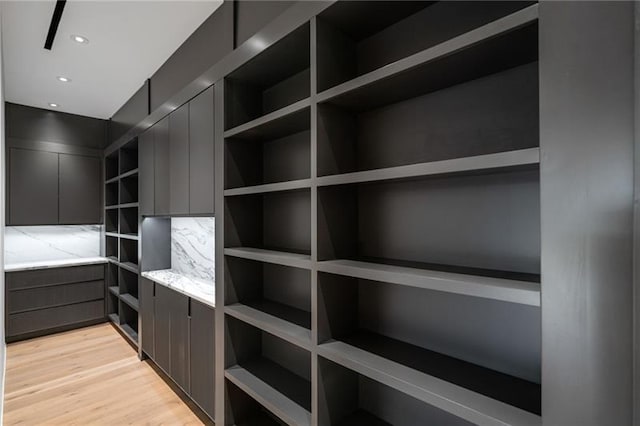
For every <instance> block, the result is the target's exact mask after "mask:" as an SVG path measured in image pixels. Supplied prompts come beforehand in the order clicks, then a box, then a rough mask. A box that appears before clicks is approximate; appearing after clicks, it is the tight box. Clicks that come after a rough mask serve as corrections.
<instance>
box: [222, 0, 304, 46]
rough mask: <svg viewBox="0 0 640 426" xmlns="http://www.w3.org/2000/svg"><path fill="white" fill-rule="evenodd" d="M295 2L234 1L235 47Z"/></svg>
mask: <svg viewBox="0 0 640 426" xmlns="http://www.w3.org/2000/svg"><path fill="white" fill-rule="evenodd" d="M293 3H295V1H289V0H287V1H284V0H283V1H255V0H239V1H234V2H233V4H234V7H235V12H234V15H235V26H234V39H235V45H234V47H237V46H239V45H241V44H242V43H244V42H245V41H247V40H248V39H249V38H251V36H253V35H254V34H255V33H257V32H258V31H260V30H261V29H262V28H263V27H264V26H265V25H267V24H268V23H269V22H271V21H272V20H273V19H275V18H276V17H277V16H278V15H280V14H281V13H282V12H284V11H285V9H287V8H288V7H290V6H291V5H292V4H293Z"/></svg>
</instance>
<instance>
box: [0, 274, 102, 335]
mask: <svg viewBox="0 0 640 426" xmlns="http://www.w3.org/2000/svg"><path fill="white" fill-rule="evenodd" d="M104 268H105V267H104V265H102V264H101V265H87V266H73V267H63V268H52V269H39V270H29V271H16V272H7V273H6V274H5V277H6V286H5V311H6V316H5V318H6V323H5V331H6V336H7V337H6V340H7V342H13V341H16V340H22V339H27V338H31V337H35V336H40V335H45V334H50V333H54V332H57V331H62V330H67V329H72V328H76V327H82V326H85V325H89V324H94V323H98V322H102V321H104V320H105V300H104V299H105V292H106V287H105V270H104Z"/></svg>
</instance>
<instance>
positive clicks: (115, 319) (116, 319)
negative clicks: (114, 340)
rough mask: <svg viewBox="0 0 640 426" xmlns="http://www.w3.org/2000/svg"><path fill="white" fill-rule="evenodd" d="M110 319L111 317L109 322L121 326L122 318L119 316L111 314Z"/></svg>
mask: <svg viewBox="0 0 640 426" xmlns="http://www.w3.org/2000/svg"><path fill="white" fill-rule="evenodd" d="M108 317H109V321H111V322H112V323H114V324H116V325H120V317H119V316H118V314H116V313H112V314H109V315H108Z"/></svg>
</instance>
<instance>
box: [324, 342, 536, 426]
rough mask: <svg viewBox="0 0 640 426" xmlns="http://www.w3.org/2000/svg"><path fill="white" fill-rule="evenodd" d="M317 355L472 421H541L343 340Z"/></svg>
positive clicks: (327, 345) (329, 344)
mask: <svg viewBox="0 0 640 426" xmlns="http://www.w3.org/2000/svg"><path fill="white" fill-rule="evenodd" d="M318 354H319V355H321V356H323V357H324V358H327V359H329V360H331V361H333V362H335V363H337V364H340V365H342V366H344V367H346V368H349V369H351V370H353V371H356V372H358V373H360V374H362V375H363V376H366V377H369V378H371V379H373V380H376V381H378V382H380V383H382V384H384V385H387V386H390V387H392V388H394V389H397V390H399V391H401V392H403V393H406V394H408V395H411V396H413V397H414V398H417V399H419V400H421V401H423V402H425V403H427V404H430V405H432V406H434V407H437V408H440V409H441V410H444V411H446V412H448V413H450V414H453V415H454V416H457V417H460V418H462V419H465V420H467V421H469V422H471V423H473V424H478V425H507V424H508V425H523V426H539V425H540V424H542V421H541V418H540V416H537V415H535V414H532V413H529V412H527V411H524V410H521V409H519V408H516V407H514V406H511V405H508V404H505V403H503V402H500V401H497V400H494V399H492V398H489V397H487V396H484V395H481V394H479V393H476V392H473V391H471V390H468V389H465V388H463V387H461V386H457V385H454V384H452V383H449V382H447V381H445V380H441V379H438V378H436V377H433V376H431V375H428V374H425V373H422V372H420V371H417V370H415V369H413V368H410V367H407V366H405V365H402V364H399V363H397V362H394V361H391V360H388V359H385V358H382V357H380V356H378V355H375V354H372V353H370V352H367V351H365V350H362V349H360V348H357V347H355V346H352V345H349V344H347V343H344V342H340V341H330V342H327V343H324V344H322V345H320V346H319V347H318Z"/></svg>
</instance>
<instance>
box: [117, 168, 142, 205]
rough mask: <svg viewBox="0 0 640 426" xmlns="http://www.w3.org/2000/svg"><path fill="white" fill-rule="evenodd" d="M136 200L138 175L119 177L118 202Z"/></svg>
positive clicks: (133, 201)
mask: <svg viewBox="0 0 640 426" xmlns="http://www.w3.org/2000/svg"><path fill="white" fill-rule="evenodd" d="M137 202H138V175H136V174H134V175H131V176H127V177H124V178H122V179H120V204H129V203H137Z"/></svg>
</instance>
